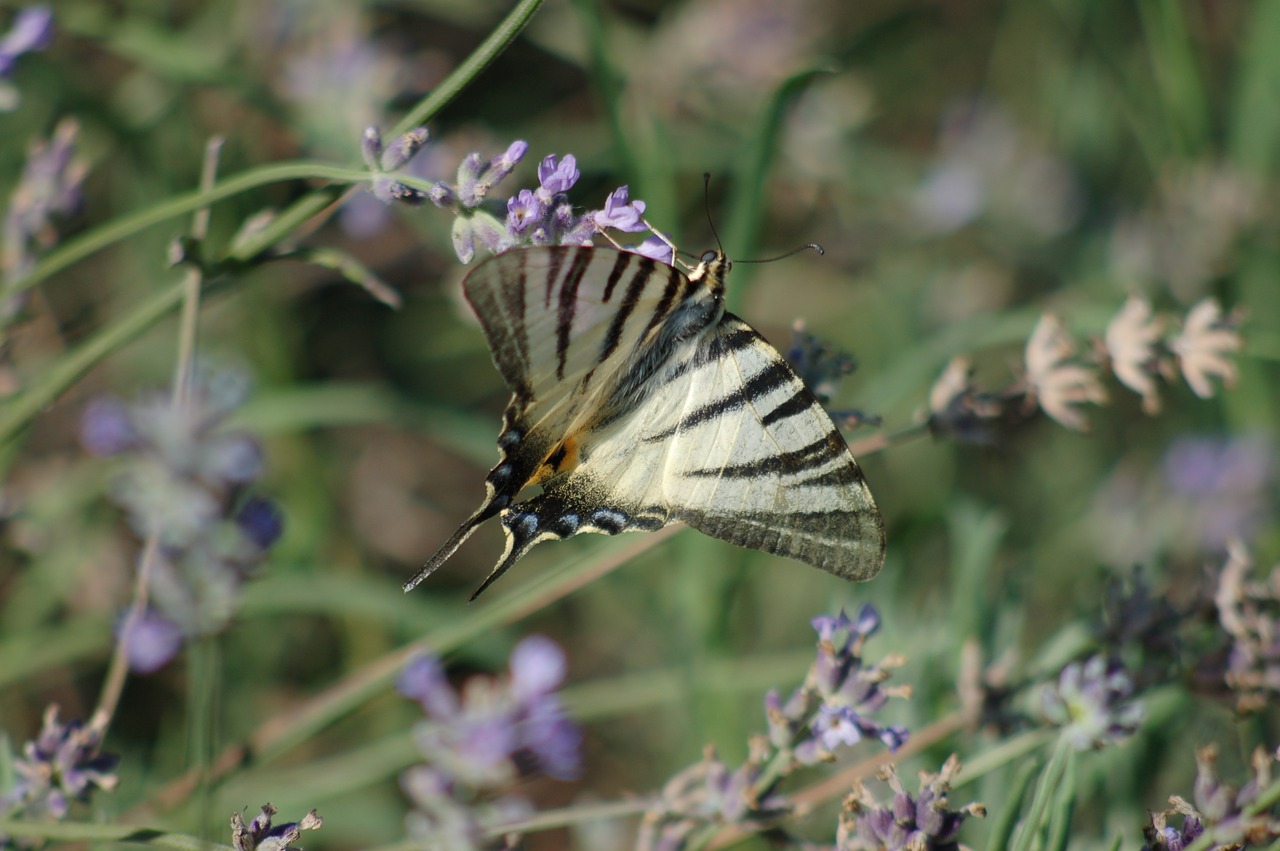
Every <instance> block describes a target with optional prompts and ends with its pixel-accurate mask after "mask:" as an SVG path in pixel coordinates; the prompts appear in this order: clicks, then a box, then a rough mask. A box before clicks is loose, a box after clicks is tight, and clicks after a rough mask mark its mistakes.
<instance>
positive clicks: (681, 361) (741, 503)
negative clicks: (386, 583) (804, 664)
mask: <svg viewBox="0 0 1280 851" xmlns="http://www.w3.org/2000/svg"><path fill="white" fill-rule="evenodd" d="M710 257H711V259H710V260H709V261H708V262H704V263H703V264H702V265H701V266H700V267H699V268H698V270H696V271H695V272H694V273H693V274H692V275H688V276H686V275H685V274H684V273H683V272H681V271H679V270H678V269H675V268H673V267H671V266H667V265H665V264H662V263H658V262H656V261H653V260H650V259H648V258H645V257H641V256H640V255H636V254H630V253H626V252H619V251H614V250H611V249H604V248H594V247H545V248H530V249H522V250H521V249H517V250H512V251H508V252H506V253H504V254H500V255H498V256H497V257H495V258H492V259H490V260H488V261H486V262H485V263H483V264H481V265H480V266H478V267H477V268H476V269H475V270H474V271H472V272H471V274H470V275H468V276H467V278H466V280H465V281H464V290H465V292H466V296H467V298H468V300H469V301H470V302H471V304H472V306H473V307H474V308H475V311H476V314H477V316H479V318H480V322H481V325H482V327H483V328H484V331H485V335H486V337H487V338H488V341H489V345H490V348H491V350H492V352H493V358H494V362H495V363H496V364H497V366H498V369H499V371H500V372H501V373H502V376H503V378H504V379H505V380H506V382H507V385H508V386H509V387H510V388H511V390H512V393H513V396H512V400H511V403H510V404H509V405H508V408H507V411H506V414H505V415H504V420H503V431H502V434H501V435H500V437H499V441H498V444H499V448H500V451H501V453H502V460H501V461H500V462H499V464H498V465H497V466H496V467H494V469H493V470H492V471H491V472H490V474H489V478H488V479H487V487H488V495H487V497H486V500H485V502H484V503H482V505H481V507H480V508H479V509H478V510H477V511H476V513H475V514H473V515H472V517H471V518H470V519H468V521H467V522H466V523H464V524H463V526H462V527H461V528H460V529H459V530H458V532H457V533H455V534H454V536H453V537H452V538H451V539H450V540H449V541H448V542H447V543H446V544H445V545H444V546H443V547H441V549H440V550H439V551H438V552H437V553H436V555H435V556H434V557H433V558H432V559H431V561H430V562H428V563H427V565H426V566H425V567H424V568H423V570H422V571H420V572H419V574H418V575H417V576H415V577H414V579H413V580H412V581H411V582H410V583H409V584H408V585H406V587H407V588H408V587H412V586H413V585H414V584H416V583H417V582H418V581H420V580H421V579H422V578H423V577H424V576H426V575H427V574H429V573H430V572H431V571H433V570H434V569H435V568H436V567H438V566H439V564H440V563H442V562H443V561H444V559H446V558H447V557H448V556H449V555H450V554H452V552H453V551H454V550H456V548H457V546H458V545H459V544H460V543H461V542H462V541H463V540H465V538H466V537H467V535H469V534H470V532H471V530H472V529H474V528H475V526H476V525H477V524H478V523H480V522H482V521H483V520H485V519H487V518H488V517H491V516H493V515H494V514H501V518H502V524H503V526H504V528H505V529H506V533H507V546H506V550H505V552H504V553H503V555H502V558H500V559H499V561H498V565H497V566H496V567H495V568H494V570H493V572H492V573H491V574H490V575H489V577H488V579H486V581H485V583H484V584H483V585H482V586H481V587H480V589H479V590H477V592H476V594H479V593H480V591H482V590H484V588H486V587H487V586H488V585H489V584H490V583H491V582H492V581H493V580H494V579H496V578H497V577H498V576H500V575H501V574H502V573H503V572H505V571H506V570H507V568H509V567H510V566H511V565H512V564H514V563H515V561H517V560H518V559H519V558H520V557H521V556H522V555H523V554H524V553H525V552H527V551H528V550H529V548H531V547H532V546H533V545H534V544H536V543H538V542H540V541H543V540H548V539H558V538H565V537H569V536H571V535H574V534H577V533H579V532H586V531H593V532H604V533H608V534H616V533H617V532H620V531H625V530H652V529H657V528H661V527H662V526H664V525H667V524H668V523H671V522H676V521H684V522H687V523H689V525H691V526H693V527H695V528H697V529H699V530H701V531H703V532H704V533H706V534H709V535H713V536H715V537H718V538H721V539H723V540H726V541H730V542H732V543H735V544H740V545H742V546H747V547H752V548H755V549H760V550H764V551H766V552H771V553H777V554H780V555H786V556H790V557H792V558H796V559H799V560H801V561H805V562H808V563H809V564H813V565H815V566H817V567H820V568H822V569H824V570H827V571H829V572H831V573H834V574H836V575H838V576H842V577H845V578H847V579H858V580H862V579H869V578H871V577H872V576H874V575H875V574H876V573H877V572H878V571H879V569H880V566H881V564H882V562H883V558H884V531H883V526H882V524H881V520H880V515H879V512H878V511H877V510H876V507H875V503H874V501H873V500H872V497H871V494H870V491H869V490H868V489H867V486H866V483H865V482H864V481H863V478H862V473H861V471H860V470H859V469H858V465H857V463H856V462H855V461H854V459H853V456H852V455H851V454H850V453H849V450H848V446H847V444H846V443H845V441H844V440H843V438H842V437H841V436H840V434H839V431H838V430H837V429H836V427H835V426H834V425H833V424H832V422H831V420H830V418H829V417H828V416H827V415H826V413H825V412H824V411H823V409H822V407H821V405H820V404H819V403H818V402H817V400H816V399H814V397H813V395H812V394H811V393H810V392H809V391H808V390H807V389H806V388H805V387H804V384H803V383H802V382H801V381H800V379H799V378H798V377H797V376H796V375H795V372H794V371H793V370H792V369H791V368H790V366H788V364H787V363H786V361H785V360H784V359H783V358H782V356H781V355H780V354H779V353H778V352H777V350H775V349H774V348H773V347H772V346H770V345H769V343H768V342H766V341H765V340H764V338H763V337H761V336H760V335H759V334H757V333H756V332H755V331H754V330H752V329H751V327H750V326H748V325H747V324H746V323H745V322H743V321H742V320H741V319H738V318H737V317H735V316H732V315H731V314H726V313H724V310H723V299H722V294H723V285H724V281H723V274H724V270H725V269H727V262H726V261H725V260H724V258H723V255H720V254H718V253H714V254H712V255H711V256H710ZM530 483H533V484H539V485H541V486H542V490H543V492H542V493H541V494H540V495H538V496H536V497H534V498H532V499H530V500H527V501H525V502H521V503H515V504H513V500H514V497H515V496H516V494H517V493H518V491H519V490H520V489H521V488H522V487H523V486H525V485H526V484H530ZM473 597H474V595H473Z"/></svg>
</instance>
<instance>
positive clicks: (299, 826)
mask: <svg viewBox="0 0 1280 851" xmlns="http://www.w3.org/2000/svg"><path fill="white" fill-rule="evenodd" d="M278 812H279V810H277V809H276V808H275V807H273V806H271V804H263V805H262V809H261V812H259V814H258V815H256V816H254V818H253V821H251V822H249V823H248V824H247V825H246V824H245V823H244V817H243V816H241V815H240V813H232V814H231V847H233V848H235V849H236V851H285V849H286V848H294V851H302V848H301V847H296V848H295V846H294V843H295V842H297V841H298V839H299V838H301V836H302V831H304V830H319V829H320V827H321V826H322V825H323V824H324V819H322V818H320V816H318V815H316V811H315V810H312V811H311V812H309V813H307V814H306V815H305V816H303V817H302V820H301V821H291V822H288V823H286V824H281V825H276V826H274V827H273V826H272V824H271V817H272V816H274V815H275V814H276V813H278Z"/></svg>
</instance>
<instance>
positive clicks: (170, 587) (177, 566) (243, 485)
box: [81, 373, 282, 671]
mask: <svg viewBox="0 0 1280 851" xmlns="http://www.w3.org/2000/svg"><path fill="white" fill-rule="evenodd" d="M247 393H248V382H247V381H246V380H245V379H244V378H243V377H241V376H239V375H233V374H230V373H205V374H202V375H199V376H197V378H196V379H195V381H194V382H193V385H192V388H191V392H190V394H189V396H188V397H187V399H186V400H185V401H184V402H182V403H178V404H175V403H173V402H172V401H170V400H169V399H168V398H167V397H165V396H155V395H153V396H149V397H144V398H143V399H142V400H141V401H139V402H137V403H134V404H132V405H125V404H123V403H121V402H120V401H118V400H116V399H110V398H108V399H105V400H98V401H95V402H93V403H91V404H90V405H89V406H88V407H87V408H86V410H85V413H84V417H83V419H82V422H81V436H82V440H83V441H84V444H85V446H86V447H87V448H89V449H90V451H93V452H95V453H96V454H100V455H109V456H112V462H111V463H112V464H114V465H115V467H116V469H115V471H114V474H113V475H112V476H111V477H110V479H109V480H108V485H107V487H108V496H109V497H110V498H111V499H112V501H114V502H115V503H116V504H117V505H119V506H120V507H121V508H123V509H124V511H125V514H126V517H127V519H128V521H129V524H130V525H131V526H132V527H133V528H134V529H135V530H136V531H137V533H138V535H139V536H140V537H144V538H148V537H151V536H156V538H157V541H158V543H159V544H160V546H159V548H158V550H157V551H155V552H154V553H153V555H152V562H151V563H150V564H149V572H148V581H149V583H150V585H149V588H150V592H151V603H152V606H153V609H152V611H150V612H148V613H147V615H146V616H145V617H144V618H143V619H142V620H141V621H140V622H139V623H137V624H135V625H134V628H133V629H132V630H130V634H128V635H122V636H121V637H120V640H122V641H124V642H125V643H126V650H127V652H128V658H129V659H130V662H131V664H132V666H133V667H134V669H135V670H141V671H154V670H157V669H159V668H160V667H162V666H163V665H164V664H165V663H166V662H168V661H169V660H170V659H172V658H173V656H174V655H175V654H176V653H177V650H178V648H179V647H180V645H181V643H182V641H183V640H185V639H186V638H188V637H190V636H192V635H196V634H207V633H210V632H216V631H218V630H220V629H222V628H224V627H225V626H226V624H227V623H229V622H230V619H231V617H232V616H233V615H234V614H235V610H236V601H237V598H238V594H239V589H240V586H241V585H242V584H243V583H244V581H245V580H247V579H248V578H249V577H250V576H252V575H253V573H254V571H255V569H256V567H257V566H258V565H259V564H260V563H261V562H262V561H263V559H264V558H265V556H266V552H267V549H268V548H269V547H270V546H271V545H272V544H273V543H274V542H275V541H276V540H277V539H278V538H279V536H280V533H281V531H282V521H281V515H280V512H279V510H278V509H277V508H276V507H275V506H274V505H273V504H272V503H270V502H269V501H267V500H265V499H261V498H258V497H252V496H248V495H247V494H246V490H247V489H248V488H249V487H250V486H251V485H252V484H253V483H254V481H256V480H257V479H258V477H259V476H261V475H262V471H263V466H264V461H263V453H262V448H261V446H260V445H259V444H258V442H257V441H256V440H254V439H253V438H252V437H250V436H249V435H247V434H245V433H244V432H240V431H233V430H230V429H228V428H227V427H226V426H225V423H226V420H227V417H228V416H229V415H230V414H231V413H233V412H234V410H235V408H236V406H237V405H239V404H240V403H241V402H243V401H244V399H245V397H246V396H247Z"/></svg>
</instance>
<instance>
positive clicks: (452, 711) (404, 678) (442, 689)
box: [396, 655, 458, 719]
mask: <svg viewBox="0 0 1280 851" xmlns="http://www.w3.org/2000/svg"><path fill="white" fill-rule="evenodd" d="M396 688H397V689H399V691H400V693H401V694H403V695H404V696H405V697H411V698H413V699H414V700H416V701H418V703H420V704H422V708H423V709H424V710H425V711H426V712H427V714H429V715H431V716H432V717H433V718H436V719H446V718H452V717H454V716H455V715H456V714H457V712H458V694H457V692H455V691H454V690H453V686H451V685H449V680H448V679H446V678H445V675H444V665H442V664H441V663H440V660H439V659H438V658H437V657H435V656H429V655H427V656H416V657H414V658H413V659H412V660H410V661H409V664H407V665H405V666H404V670H403V671H401V672H400V679H399V680H397V681H396Z"/></svg>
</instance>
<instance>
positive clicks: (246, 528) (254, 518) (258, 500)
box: [236, 496, 284, 550]
mask: <svg viewBox="0 0 1280 851" xmlns="http://www.w3.org/2000/svg"><path fill="white" fill-rule="evenodd" d="M236 525H237V526H239V527H240V531H242V532H243V533H244V536H245V537H246V538H248V539H249V541H251V542H252V543H253V545H254V546H255V547H257V548H258V549H259V550H268V549H270V548H271V545H272V544H274V543H275V542H276V541H278V540H280V536H281V535H282V534H283V533H284V515H282V514H281V513H280V508H279V506H277V505H276V504H275V503H274V502H272V501H271V500H269V499H266V498H264V497H260V496H254V497H250V498H249V500H248V501H247V502H246V503H245V504H244V505H242V506H240V510H239V511H237V512H236Z"/></svg>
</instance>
